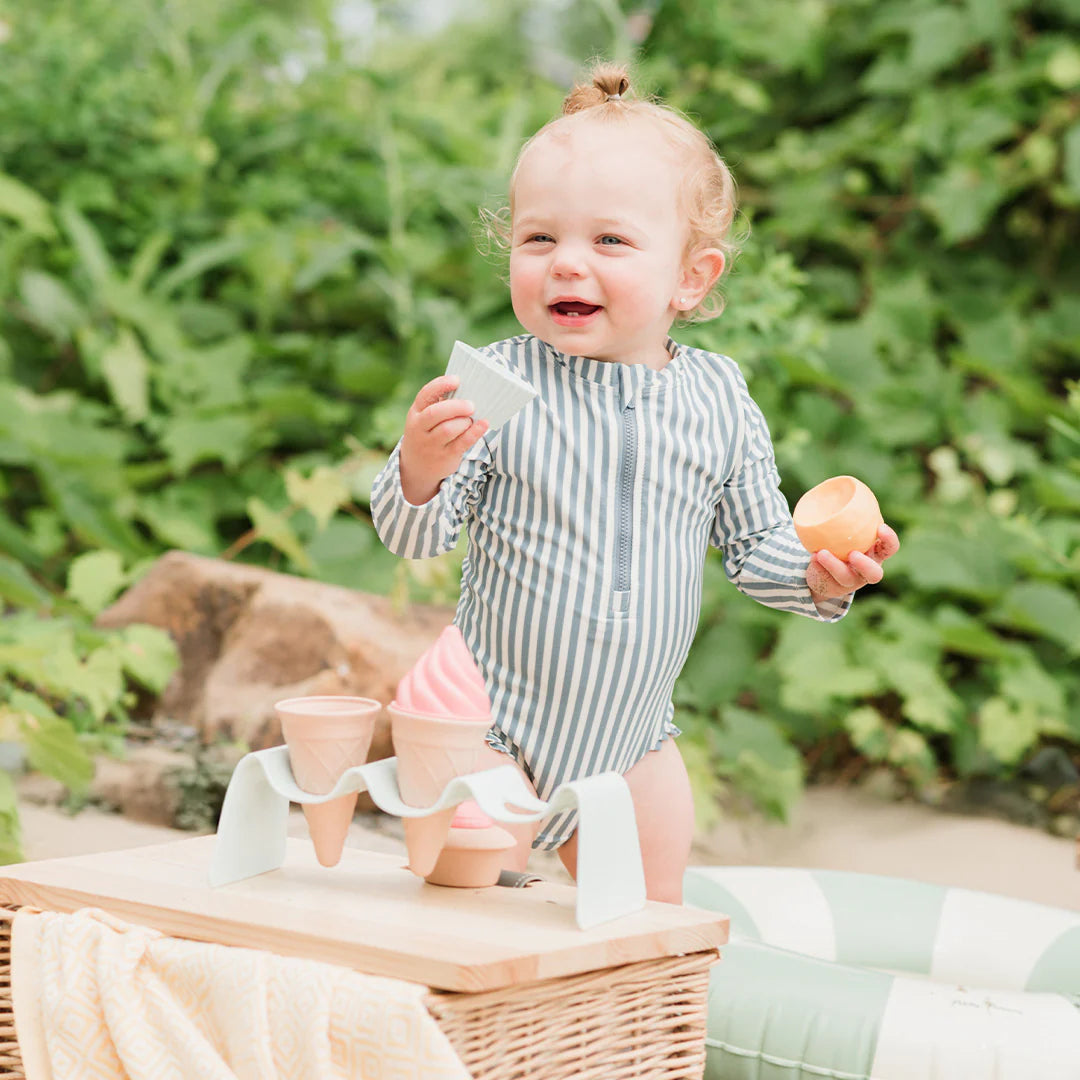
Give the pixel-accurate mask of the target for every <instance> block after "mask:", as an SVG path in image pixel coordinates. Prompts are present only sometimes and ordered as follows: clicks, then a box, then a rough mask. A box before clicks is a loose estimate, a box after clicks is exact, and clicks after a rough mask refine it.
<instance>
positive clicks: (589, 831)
mask: <svg viewBox="0 0 1080 1080" xmlns="http://www.w3.org/2000/svg"><path fill="white" fill-rule="evenodd" d="M353 791H367V792H368V794H369V795H370V796H371V798H372V800H373V801H374V803H375V805H376V806H378V807H379V809H380V810H383V811H385V812H386V813H388V814H394V815H395V816H396V817H403V818H419V817H427V816H428V815H429V814H434V813H437V812H438V811H440V810H447V809H449V808H451V807H453V806H457V805H458V804H459V803H462V802H464V801H465V800H466V799H473V800H474V801H475V802H476V803H477V804H478V805H479V807H480V809H481V810H483V811H484V813H485V814H487V816H488V817H490V818H492V819H494V820H495V821H501V822H507V823H510V824H520V823H523V822H531V821H540V820H541V819H543V818H545V817H547V816H548V815H549V814H555V813H560V812H562V811H565V810H576V811H577V813H578V859H577V901H576V905H575V916H576V920H577V925H578V927H579V928H580V929H582V930H587V929H589V927H592V926H597V925H599V924H600V923H605V922H610V921H611V920H613V919H617V918H620V917H621V916H623V915H631V914H633V913H634V912H635V911H640V910H641V909H642V908H643V907H644V906H645V875H644V872H643V870H642V866H641V847H640V844H639V842H638V833H637V824H636V822H635V820H634V805H633V802H632V801H631V798H630V790H629V788H627V786H626V781H625V780H624V779H623V778H622V777H621V776H619V775H618V774H617V773H602V774H601V775H599V776H591V777H588V778H587V779H584V780H573V781H571V782H570V783H567V784H561V785H560V786H559V787H558V788H556V789H555V791H554V792H553V794H552V796H551V798H550V799H549V800H548V801H547V802H544V801H543V800H542V799H538V798H536V796H535V795H533V794H532V792H530V791H529V790H528V788H527V787H526V786H525V781H524V780H523V779H522V778H521V774H520V773H519V772H518V771H517V769H516V768H515V767H514V766H513V765H500V766H499V767H498V768H495V769H487V770H485V771H484V772H478V773H470V774H469V775H467V776H458V777H455V778H454V779H453V780H451V781H450V783H449V784H447V785H446V788H445V789H444V790H443V793H442V795H440V796H439V798H438V800H437V801H436V802H435V803H434V804H433V805H431V806H429V807H427V808H425V809H417V808H416V807H414V806H407V805H406V804H405V803H404V802H402V801H401V795H400V794H399V792H398V785H397V759H396V758H386V759H385V760H384V761H374V762H371V763H370V764H368V765H354V766H353V767H352V768H351V769H347V770H346V771H345V772H344V773H343V774H342V775H341V778H340V779H339V780H338V782H337V783H336V784H335V785H334V787H333V789H332V790H330V791H329V792H327V793H326V794H325V795H312V794H310V793H309V792H306V791H301V789H300V788H299V787H298V786H297V784H296V781H295V780H294V779H293V775H292V769H291V768H290V766H289V751H288V748H287V747H284V746H276V747H273V748H272V749H270V750H259V751H256V752H255V753H252V754H247V755H245V756H244V757H243V758H241V759H240V762H239V764H238V765H237V766H236V769H235V770H234V772H233V775H232V779H231V780H230V781H229V788H228V790H227V791H226V793H225V803H224V805H223V806H222V809H221V819H220V821H219V823H218V830H217V838H216V840H215V842H214V852H213V856H212V858H211V861H210V873H209V880H210V884H211V885H212V886H214V887H218V886H222V885H230V884H232V883H233V882H235V881H243V880H244V879H245V878H249V877H254V876H255V875H256V874H265V873H267V872H269V871H271V870H276V869H277V868H278V867H279V866H281V864H282V863H283V862H284V861H285V844H286V839H287V829H288V820H289V803H290V802H295V803H323V802H329V801H330V800H331V799H336V798H339V797H340V796H342V795H347V794H349V793H350V792H353ZM511 806H514V807H519V808H520V809H519V810H512V809H510V807H511Z"/></svg>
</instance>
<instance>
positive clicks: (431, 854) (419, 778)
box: [389, 704, 491, 877]
mask: <svg viewBox="0 0 1080 1080" xmlns="http://www.w3.org/2000/svg"><path fill="white" fill-rule="evenodd" d="M389 710H390V725H391V726H390V732H391V737H392V738H393V740H394V753H395V754H396V755H397V777H398V790H399V791H400V793H401V798H402V800H403V801H404V802H406V803H407V804H408V805H409V806H416V807H426V806H431V804H432V803H434V802H435V800H436V799H438V797H439V796H440V795H441V794H442V793H443V789H444V788H445V787H446V785H447V784H448V783H450V781H451V780H453V779H454V777H455V776H461V775H463V774H465V773H471V772H476V770H477V766H478V765H479V763H480V756H481V753H482V751H483V748H484V736H485V735H486V734H487V731H488V728H489V727H490V726H491V720H490V718H489V717H487V716H484V717H480V718H478V719H465V718H462V719H459V718H456V717H455V718H447V717H444V716H431V715H425V714H423V713H414V712H407V711H405V710H404V709H401V708H399V707H398V706H397V705H396V704H391V705H390V706H389ZM453 817H454V808H453V807H451V808H450V809H449V810H444V811H441V812H440V813H437V814H430V815H428V816H427V817H422V818H405V820H404V824H405V844H406V846H407V847H408V849H409V869H410V870H412V871H413V873H415V874H418V875H419V876H420V877H426V876H427V875H428V874H429V873H431V870H432V869H433V867H434V866H435V862H436V860H437V859H438V857H439V851H440V850H441V849H442V846H443V843H444V842H445V841H446V836H447V833H448V832H449V831H450V822H451V820H452V819H453Z"/></svg>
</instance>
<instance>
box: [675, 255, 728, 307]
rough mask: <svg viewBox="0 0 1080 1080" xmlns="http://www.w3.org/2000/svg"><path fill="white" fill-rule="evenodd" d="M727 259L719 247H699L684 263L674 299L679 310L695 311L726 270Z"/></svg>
mask: <svg viewBox="0 0 1080 1080" xmlns="http://www.w3.org/2000/svg"><path fill="white" fill-rule="evenodd" d="M726 262H727V260H726V259H725V257H724V253H723V252H722V251H721V250H720V249H719V248H698V249H697V251H692V252H691V253H690V254H689V255H688V256H687V258H686V262H684V263H683V270H682V274H681V275H680V277H679V287H678V289H677V290H676V292H675V299H674V300H673V305H674V307H675V308H676V309H677V310H679V311H693V310H694V308H696V307H697V306H698V304H700V303H701V301H702V300H703V299H704V298H705V296H706V294H707V293H708V291H709V290H710V289H711V288H712V287H713V286H714V285H715V284H716V282H717V279H718V278H719V277H720V275H721V274H722V273H723V272H724V266H725V264H726Z"/></svg>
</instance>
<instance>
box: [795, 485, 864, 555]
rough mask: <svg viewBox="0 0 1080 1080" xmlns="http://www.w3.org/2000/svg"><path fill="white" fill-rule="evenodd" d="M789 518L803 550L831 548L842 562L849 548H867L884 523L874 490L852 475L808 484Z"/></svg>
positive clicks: (827, 549) (829, 549)
mask: <svg viewBox="0 0 1080 1080" xmlns="http://www.w3.org/2000/svg"><path fill="white" fill-rule="evenodd" d="M792 518H793V520H794V522H795V532H796V533H797V534H798V536H799V540H800V541H801V542H802V545H803V547H804V548H806V550H807V551H809V552H811V553H816V552H818V551H831V552H832V553H833V554H834V555H835V556H836V557H837V558H838V559H843V560H844V561H845V562H847V559H848V556H849V555H851V553H852V552H853V551H862V552H866V551H869V550H870V549H871V548H872V547H873V546H874V544H875V543H877V532H878V527H879V526H881V525H883V524H884V518H882V516H881V509H880V507H879V506H878V501H877V499H876V498H874V493H873V492H872V491H871V490H870V489H869V488H868V487H867V486H866V485H865V484H864V483H863V482H862V481H861V480H857V479H856V478H855V477H854V476H834V477H832V478H831V479H829V480H824V481H822V482H821V483H820V484H818V485H817V487H813V488H811V489H810V490H809V491H808V492H807V493H806V494H805V495H803V497H802V498H801V499H800V500H799V501H798V502H797V503H796V504H795V510H794V513H793V514H792Z"/></svg>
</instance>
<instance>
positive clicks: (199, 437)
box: [0, 0, 1080, 835]
mask: <svg viewBox="0 0 1080 1080" xmlns="http://www.w3.org/2000/svg"><path fill="white" fill-rule="evenodd" d="M622 6H623V8H624V9H625V11H626V12H628V13H629V15H630V17H629V18H627V17H626V16H625V15H624V14H622V13H621V12H620V10H619V8H618V6H617V5H616V4H615V3H613V2H612V0H605V2H600V0H596V2H593V3H587V4H581V5H576V6H575V7H574V9H573V12H572V13H571V14H564V15H563V16H562V21H561V22H560V21H559V19H558V18H556V10H557V9H558V8H559V5H557V4H550V5H548V4H539V3H536V4H526V3H524V2H522V3H500V4H491V5H480V8H479V9H478V10H477V11H476V12H474V13H473V17H472V18H471V19H470V20H469V21H459V22H458V23H456V24H454V25H453V26H451V27H449V28H448V29H446V30H445V31H442V32H440V33H438V34H421V33H416V32H412V33H405V32H402V31H401V30H400V29H396V28H397V27H399V26H400V25H405V24H406V23H407V20H405V19H403V18H402V17H401V11H400V10H399V9H400V5H394V4H387V3H384V4H380V5H376V7H375V8H373V9H372V10H373V15H372V17H373V19H374V22H373V25H372V27H371V28H369V29H368V30H366V31H365V32H364V33H363V34H360V35H354V34H351V33H350V31H349V30H348V27H347V25H346V24H345V22H343V21H342V20H340V19H339V18H337V9H336V7H335V6H334V5H333V4H331V3H330V0H275V2H273V3H255V2H254V0H189V2H188V3H185V4H183V5H176V4H172V5H169V4H164V3H161V2H160V0H138V2H136V3H130V4H120V5H116V4H111V3H106V2H105V0H79V2H76V0H43V2H42V3H38V4H34V5H27V4H16V3H14V2H13V0H0V31H2V32H0V39H3V40H0V511H2V512H0V603H2V604H3V605H4V607H5V609H6V614H2V615H0V666H2V667H3V670H4V672H5V677H6V680H7V683H6V684H5V685H6V686H10V689H5V690H4V691H3V692H2V695H4V696H3V702H4V704H3V706H2V708H3V709H4V710H5V712H4V715H5V716H6V717H7V718H8V719H7V720H5V723H7V724H8V726H9V728H10V729H11V730H12V731H17V732H21V733H23V735H24V737H28V738H29V737H30V736H27V735H26V732H28V731H31V730H33V731H35V732H37V731H40V732H41V733H42V734H41V735H40V738H41V740H43V744H45V745H46V747H47V749H46V750H43V751H42V757H43V759H45V760H47V759H49V756H50V755H54V756H55V757H56V758H57V759H58V760H61V761H63V762H64V763H65V764H62V765H57V766H56V770H57V771H63V773H64V776H65V777H66V778H67V779H68V780H70V781H71V782H74V783H77V782H78V775H79V771H78V767H77V765H76V764H75V756H74V751H73V750H72V749H71V746H75V745H80V746H81V745H83V744H84V743H85V741H86V740H87V739H93V738H102V737H108V736H109V733H115V732H116V731H118V730H120V729H121V728H122V724H123V721H124V716H125V709H126V708H127V704H126V702H127V700H128V696H129V695H130V694H131V685H132V683H141V684H142V685H145V686H148V687H150V688H151V689H152V688H153V687H154V685H160V683H161V680H162V678H163V677H167V675H165V674H164V673H166V672H167V670H168V668H169V664H170V663H171V662H172V658H171V656H170V654H169V650H168V648H167V646H166V645H165V643H163V642H161V641H160V640H157V639H154V638H153V637H152V636H151V637H147V636H145V634H144V633H143V631H142V630H138V629H137V628H131V629H130V631H127V632H125V634H123V635H106V634H104V633H102V632H100V631H96V630H93V628H92V626H91V623H90V620H91V618H92V617H93V616H94V615H96V614H97V613H98V612H99V611H100V610H101V609H102V608H103V607H104V606H105V605H106V604H108V603H109V602H110V601H111V599H112V598H113V597H114V596H115V595H116V594H117V592H118V591H120V590H121V589H123V588H124V587H126V586H127V585H128V584H130V583H131V582H132V581H134V580H136V579H137V577H138V576H139V574H140V573H141V572H142V570H143V569H144V567H145V566H146V564H147V561H148V560H149V559H152V558H153V557H155V556H156V555H158V554H159V553H161V552H162V551H163V550H165V549H167V548H170V547H180V548H184V549H187V550H191V551H195V552H200V553H203V554H209V555H223V556H226V557H229V558H239V559H245V560H252V561H257V562H260V563H264V564H266V565H270V566H273V567H277V568H279V569H283V570H287V571H290V572H293V573H300V574H307V575H311V576H315V577H318V578H320V579H322V580H327V581H332V582H335V583H338V584H341V585H345V586H348V587H353V588H360V589H365V590H371V591H376V592H381V593H386V594H389V595H391V596H393V597H394V598H395V601H396V602H399V603H405V602H407V601H408V600H409V599H428V600H437V601H441V602H445V601H447V600H450V599H452V598H453V596H454V595H455V591H456V581H457V573H458V567H459V565H460V559H461V552H460V551H459V552H457V553H455V554H454V555H452V556H449V557H447V558H446V559H443V560H438V561H433V562H430V563H418V564H403V563H400V562H399V561H398V560H396V559H395V558H394V557H393V556H390V555H389V553H387V552H386V551H385V550H384V549H383V547H382V545H381V544H380V543H379V541H378V539H377V538H376V537H375V535H374V533H373V530H372V529H371V525H370V519H369V516H368V498H369V491H370V483H371V479H372V477H373V476H374V474H375V472H376V471H377V470H378V468H379V467H380V466H381V464H382V463H383V462H384V461H385V459H386V455H387V453H388V451H389V449H390V448H391V446H392V445H393V443H394V441H395V440H396V438H397V437H398V435H399V434H400V431H401V426H402V421H403V418H404V414H405V411H406V409H407V407H408V404H409V402H410V400H411V398H412V396H413V395H414V393H415V391H416V388H417V387H418V386H419V385H421V383H423V382H424V381H426V380H427V379H429V378H431V377H432V376H434V375H435V374H437V373H438V372H439V371H440V370H441V369H442V367H443V365H444V363H445V358H446V356H447V354H448V352H449V348H450V345H451V343H452V342H453V340H454V339H455V338H459V337H460V338H463V339H466V340H470V341H474V342H483V341H490V340H494V339H496V338H499V337H502V336H506V335H508V334H510V333H514V332H516V330H517V326H516V323H515V321H514V319H513V316H512V313H511V311H510V308H509V304H508V297H507V294H506V290H505V286H504V285H503V284H501V282H500V281H499V279H498V274H497V267H495V266H493V265H492V263H491V262H490V261H489V260H487V259H485V258H484V257H483V256H482V255H481V254H480V253H479V252H478V251H477V246H476V243H475V236H476V228H475V222H476V207H477V206H478V205H489V206H490V205H492V204H494V203H496V202H497V201H498V200H499V198H500V196H501V194H502V192H503V191H504V190H505V185H506V179H507V176H508V173H509V169H510V166H511V165H512V162H513V160H514V157H515V155H516V152H517V149H518V147H519V146H520V144H521V141H522V140H523V138H524V137H525V136H526V135H527V134H528V133H530V132H531V131H533V130H535V128H536V127H538V126H539V125H540V124H541V123H543V122H544V121H546V120H547V119H548V118H549V117H550V116H552V115H554V114H555V113H556V112H557V110H558V105H559V101H560V100H561V96H562V87H560V86H558V85H555V82H554V81H553V80H552V79H551V78H549V77H547V75H545V74H542V73H541V72H540V67H541V65H543V66H544V70H546V71H554V70H556V69H558V71H559V72H560V75H561V74H562V73H563V72H564V71H566V70H572V68H573V63H570V64H566V63H562V64H561V65H560V63H558V62H556V61H555V60H553V57H556V58H557V56H558V54H559V50H562V51H563V52H565V51H566V50H567V48H570V50H571V51H574V50H578V51H577V53H576V55H575V56H574V57H573V58H572V59H574V60H580V59H584V57H585V56H586V55H587V54H589V53H593V52H605V53H609V54H612V53H625V52H626V51H627V50H628V49H629V48H630V46H631V44H632V43H633V42H636V41H640V43H641V62H640V65H639V67H640V75H641V77H642V78H644V80H645V82H646V83H649V84H652V86H654V87H655V88H656V89H657V90H658V91H660V92H661V93H662V94H664V95H665V96H666V97H668V98H669V100H671V101H672V103H673V104H675V105H677V106H679V107H681V108H683V109H685V110H686V111H687V112H688V113H689V114H690V115H691V116H693V117H694V118H695V119H698V120H699V121H700V122H701V124H702V126H703V127H704V128H705V129H706V130H707V131H708V132H709V134H710V135H711V136H712V137H713V139H714V140H715V141H716V143H717V145H718V146H719V147H720V149H721V152H722V153H723V154H724V155H725V156H726V158H727V159H728V160H729V161H730V162H731V163H732V165H733V167H734V169H735V172H736V175H737V178H738V180H739V184H740V189H741V199H742V206H743V213H744V215H745V218H746V221H747V223H749V224H750V225H751V227H752V228H751V233H750V239H749V240H748V242H747V244H746V246H745V251H744V253H743V254H742V255H741V256H740V258H739V259H738V261H737V263H736V266H735V269H734V272H733V273H732V275H731V277H730V278H729V280H728V282H727V284H726V286H725V289H726V292H727V298H728V307H727V310H726V312H725V314H724V315H723V317H722V318H720V319H719V320H717V321H715V322H712V323H708V324H704V325H701V326H698V327H694V328H692V329H689V330H686V331H684V332H683V333H682V334H681V337H682V339H683V340H686V341H688V342H691V343H693V344H699V345H702V346H704V347H707V348H712V349H716V350H718V351H722V352H725V353H727V354H729V355H731V356H734V357H735V358H736V359H737V360H738V361H739V363H740V365H741V366H742V367H743V370H744V371H745V372H746V373H747V375H748V378H749V379H750V382H751V387H752V390H753V392H754V395H755V397H756V398H757V399H758V401H759V402H760V403H761V405H762V407H763V408H764V410H765V413H766V415H767V416H768V417H769V420H770V424H771V426H772V430H773V435H774V438H775V442H776V447H777V454H778V459H779V463H780V467H781V472H782V474H783V476H784V479H785V484H786V488H787V493H788V495H789V497H790V499H791V501H792V502H794V500H795V498H796V497H797V496H798V495H799V494H800V493H801V492H802V491H803V490H805V489H806V488H808V487H810V486H811V485H813V484H814V483H817V482H818V481H819V480H821V479H823V478H824V477H826V476H828V475H832V474H835V473H849V472H850V473H855V474H856V475H859V476H860V477H862V478H863V479H865V480H866V481H867V482H868V483H870V484H871V486H872V487H874V489H875V490H876V491H877V493H878V494H879V497H880V499H881V502H882V507H883V510H884V512H885V516H886V518H887V520H889V521H890V522H891V523H892V524H894V525H895V526H896V527H897V529H898V531H899V532H900V533H901V536H902V540H903V547H902V550H901V552H900V554H899V555H898V556H897V557H896V559H895V560H893V562H892V563H890V565H889V570H888V576H887V579H886V583H885V584H884V585H883V586H881V587H879V588H878V589H876V590H872V591H871V592H872V593H875V594H876V595H864V596H862V597H860V598H859V600H858V601H857V603H856V605H855V607H854V608H853V610H852V613H851V615H850V616H849V617H848V618H847V619H846V620H844V621H843V622H842V623H840V624H837V625H835V626H823V625H817V624H812V623H810V622H807V621H802V620H795V619H792V618H791V617H788V616H780V615H777V614H776V613H773V612H769V611H766V610H765V609H762V608H760V607H758V606H757V605H754V604H753V603H752V602H750V601H748V600H746V599H745V598H743V597H741V596H739V595H738V594H737V593H735V591H734V590H733V589H731V588H730V586H728V585H727V584H726V582H724V580H723V575H722V573H721V572H720V569H719V563H718V561H717V560H715V559H711V560H710V562H709V564H708V567H707V575H706V589H705V597H704V603H703V610H702V623H701V628H700V631H699V635H698V639H697V642H696V643H695V647H694V650H693V651H692V654H691V657H690V661H689V664H688V666H687V669H686V672H685V674H684V677H683V679H682V680H681V681H680V685H679V688H678V693H679V709H680V723H682V724H683V726H685V727H686V729H687V732H688V736H689V741H690V742H691V743H692V744H693V747H694V749H692V750H691V751H689V754H688V756H689V757H690V758H691V764H692V766H693V771H694V773H695V775H696V776H698V777H699V778H701V784H700V785H699V788H700V789H701V790H707V791H711V790H712V789H711V788H710V787H709V784H708V783H707V782H706V778H709V777H711V778H712V783H713V784H715V782H716V779H715V778H716V777H718V776H719V777H722V778H723V779H724V781H725V782H729V783H734V784H736V785H739V786H740V787H741V788H742V789H743V790H745V791H747V792H749V793H750V794H751V795H752V796H753V797H754V798H755V799H756V800H757V801H758V802H759V803H760V804H761V805H763V806H765V807H767V808H769V809H770V810H771V811H772V812H774V813H778V814H783V813H784V812H786V809H787V808H788V807H790V805H791V803H792V801H793V799H794V798H795V797H796V795H797V791H798V788H799V784H800V783H801V775H802V771H803V770H802V768H801V767H800V763H799V761H798V759H797V758H796V757H795V756H794V752H793V751H792V747H798V748H800V749H806V748H810V747H818V748H820V747H822V746H826V745H828V746H834V745H836V744H837V740H839V741H840V742H841V743H842V744H843V745H844V746H845V747H847V749H848V752H850V753H857V754H859V755H861V756H863V757H864V758H865V759H867V760H869V761H872V762H882V763H886V764H889V765H891V766H892V767H894V768H895V769H897V770H898V771H899V772H900V773H902V774H903V775H904V776H905V777H907V778H908V779H909V781H910V783H911V784H912V785H913V786H915V787H918V786H921V785H923V784H925V783H927V782H928V781H929V780H931V779H933V778H934V777H938V776H940V775H941V774H944V775H946V776H973V775H982V774H992V775H997V776H1001V777H1008V776H1011V775H1014V774H1015V772H1016V770H1017V769H1018V768H1019V767H1020V766H1021V765H1022V764H1023V762H1024V761H1026V760H1027V759H1028V758H1029V757H1030V756H1031V755H1032V753H1033V752H1034V751H1035V750H1036V749H1037V748H1038V746H1039V745H1040V743H1042V742H1044V741H1046V740H1053V741H1056V742H1059V743H1061V744H1062V745H1065V746H1067V747H1069V748H1071V750H1072V752H1073V753H1074V755H1075V753H1076V751H1077V746H1078V745H1080V719H1078V717H1080V670H1078V665H1077V663H1076V658H1077V653H1078V648H1080V647H1078V646H1077V642H1078V641H1080V605H1078V603H1077V600H1076V596H1077V587H1078V585H1080V382H1078V380H1077V374H1078V372H1080V364H1078V354H1080V315H1078V314H1077V312H1078V311H1080V308H1078V307H1077V305H1076V303H1075V299H1074V298H1075V296H1076V295H1077V285H1078V283H1080V282H1078V278H1080V265H1078V262H1080V244H1078V243H1077V241H1078V236H1077V232H1078V230H1077V219H1078V215H1077V208H1078V206H1080V51H1078V50H1077V47H1076V45H1075V41H1076V39H1077V30H1078V29H1080V16H1078V14H1077V12H1076V9H1075V6H1073V5H1070V4H1069V3H1067V2H1066V0H955V2H951V0H918V2H917V3H915V4H912V3H910V2H909V0H884V2H882V0H878V2H876V3H871V2H870V0H837V2H835V3H830V4H822V3H819V2H817V0H777V2H775V3H771V4H767V5H756V6H755V5H746V4H736V3H733V2H731V0H720V2H717V0H665V2H661V3H660V4H659V5H655V4H653V5H644V4H636V3H626V4H623V5H622ZM639 9H641V10H639ZM645 9H649V10H652V9H655V11H654V17H653V19H652V22H651V29H648V28H647V23H648V18H647V11H646V10H645ZM376 43H377V47H376ZM140 635H142V636H140ZM13 694H14V695H15V696H14V697H12V695H13ZM19 695H22V696H19ZM30 698H33V699H34V701H31V700H30ZM37 702H40V703H41V704H40V705H38V704H37ZM31 706H32V707H31ZM35 710H36V711H35ZM46 710H47V711H46ZM53 717H58V718H60V720H61V721H62V723H65V724H67V725H69V727H71V729H72V730H73V731H74V732H77V733H78V738H77V739H75V741H74V742H73V743H71V745H70V746H69V745H68V744H64V745H63V746H61V745H60V740H59V739H58V738H57V736H56V735H55V732H56V731H57V730H59V729H57V728H56V727H55V723H54V721H53V719H52V718H53ZM683 718H685V720H684V719H683ZM33 737H34V738H38V737H39V736H38V735H34V736H33ZM50 740H52V741H50ZM2 798H3V793H2V792H0V801H2ZM706 801H707V800H706ZM6 813H7V811H6V810H5V808H4V806H0V835H3V829H2V823H3V821H4V820H6V818H5V817H4V815H5V814H6Z"/></svg>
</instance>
